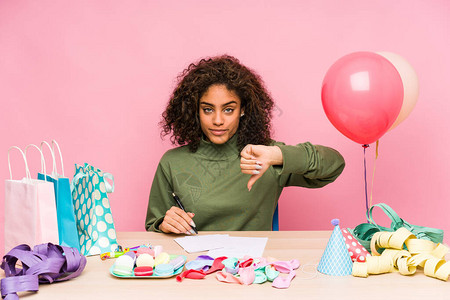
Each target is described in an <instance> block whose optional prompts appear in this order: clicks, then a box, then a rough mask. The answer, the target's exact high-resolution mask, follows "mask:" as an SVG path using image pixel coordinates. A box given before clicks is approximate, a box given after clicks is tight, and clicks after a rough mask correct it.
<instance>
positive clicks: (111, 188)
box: [103, 173, 114, 194]
mask: <svg viewBox="0 0 450 300" xmlns="http://www.w3.org/2000/svg"><path fill="white" fill-rule="evenodd" d="M103 179H105V189H106V192H107V193H109V194H110V193H112V192H114V176H113V174H111V173H103ZM106 179H109V180H111V182H112V184H111V183H110V182H109V181H107V180H106Z"/></svg>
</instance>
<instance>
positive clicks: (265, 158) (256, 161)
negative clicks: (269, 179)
mask: <svg viewBox="0 0 450 300" xmlns="http://www.w3.org/2000/svg"><path fill="white" fill-rule="evenodd" d="M282 164H283V154H282V153H281V149H280V148H279V147H277V146H263V145H251V144H249V145H247V146H245V147H244V149H242V151H241V171H242V173H244V174H250V175H252V176H251V177H250V180H249V181H248V183H247V188H248V190H249V191H250V190H251V189H252V186H253V184H254V183H255V182H256V180H258V179H259V178H260V177H261V176H262V175H263V174H264V172H266V171H267V169H268V168H269V167H270V166H271V165H282Z"/></svg>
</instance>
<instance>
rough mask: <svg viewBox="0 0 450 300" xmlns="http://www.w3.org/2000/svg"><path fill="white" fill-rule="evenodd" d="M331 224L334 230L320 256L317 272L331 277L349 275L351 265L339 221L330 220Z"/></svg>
mask: <svg viewBox="0 0 450 300" xmlns="http://www.w3.org/2000/svg"><path fill="white" fill-rule="evenodd" d="M331 224H332V225H334V230H333V232H332V233H331V237H330V239H329V240H328V244H327V247H326V248H325V251H324V252H323V254H322V258H321V259H320V262H319V266H318V267H317V270H318V271H319V272H320V273H323V274H327V275H333V276H343V275H351V274H352V266H353V264H352V260H351V258H350V255H349V253H348V250H347V246H346V245H345V240H344V237H343V236H342V232H341V229H340V228H339V219H333V220H331Z"/></svg>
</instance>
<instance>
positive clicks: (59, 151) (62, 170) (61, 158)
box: [52, 140, 65, 177]
mask: <svg viewBox="0 0 450 300" xmlns="http://www.w3.org/2000/svg"><path fill="white" fill-rule="evenodd" d="M55 146H56V148H57V149H58V154H59V158H60V160H61V172H62V176H63V177H65V176H64V163H63V157H62V154H61V148H59V145H58V143H57V142H56V140H52V148H53V153H56V152H55ZM53 163H54V166H55V172H56V163H55V157H53Z"/></svg>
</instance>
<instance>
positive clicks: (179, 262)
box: [169, 255, 186, 270]
mask: <svg viewBox="0 0 450 300" xmlns="http://www.w3.org/2000/svg"><path fill="white" fill-rule="evenodd" d="M185 262H186V257H185V256H181V255H180V256H177V257H175V258H174V259H172V260H171V261H170V262H169V264H171V265H172V266H173V268H174V269H175V270H176V269H178V268H180V267H182V266H183V265H184V263H185Z"/></svg>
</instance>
